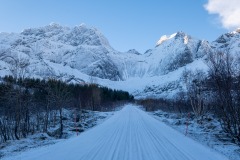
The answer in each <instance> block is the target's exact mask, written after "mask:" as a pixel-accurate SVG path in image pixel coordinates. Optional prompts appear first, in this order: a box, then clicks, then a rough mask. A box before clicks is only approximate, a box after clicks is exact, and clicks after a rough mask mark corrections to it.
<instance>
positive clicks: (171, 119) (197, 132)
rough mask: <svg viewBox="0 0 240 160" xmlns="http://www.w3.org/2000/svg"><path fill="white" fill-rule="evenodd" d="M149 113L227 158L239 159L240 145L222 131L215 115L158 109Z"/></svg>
mask: <svg viewBox="0 0 240 160" xmlns="http://www.w3.org/2000/svg"><path fill="white" fill-rule="evenodd" d="M150 114H153V116H154V117H155V118H156V119H158V120H160V121H162V122H164V123H165V124H167V125H168V126H171V127H172V128H174V129H175V130H178V131H179V132H180V133H182V134H185V135H186V133H187V136H188V137H190V138H192V139H194V140H196V141H198V142H199V143H201V144H203V145H205V146H208V147H210V148H213V149H214V150H216V151H218V152H220V153H222V154H224V155H226V156H227V157H228V158H229V159H231V160H239V159H240V147H239V146H237V145H236V144H235V143H233V142H232V141H231V139H230V138H229V137H228V136H227V134H226V133H224V132H223V131H222V128H221V125H220V123H219V121H218V120H217V117H216V116H214V115H211V114H207V115H206V116H204V117H203V118H201V117H195V116H194V115H193V114H179V113H178V114H176V113H167V112H163V111H160V110H158V111H155V112H152V113H151V112H150ZM186 124H188V127H187V125H186ZM186 130H187V132H186Z"/></svg>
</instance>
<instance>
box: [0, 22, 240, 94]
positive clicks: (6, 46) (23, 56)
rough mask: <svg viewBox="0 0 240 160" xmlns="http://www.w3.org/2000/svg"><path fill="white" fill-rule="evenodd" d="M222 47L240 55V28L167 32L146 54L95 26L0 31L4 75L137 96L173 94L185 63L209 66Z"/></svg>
mask: <svg viewBox="0 0 240 160" xmlns="http://www.w3.org/2000/svg"><path fill="white" fill-rule="evenodd" d="M216 50H223V51H225V52H228V53H230V54H232V55H234V56H239V55H240V30H236V31H233V32H230V33H226V34H223V35H221V36H220V37H219V38H217V39H216V40H215V41H213V42H208V41H205V40H199V39H196V38H193V37H192V36H190V35H188V34H186V33H184V32H177V33H175V34H172V35H170V36H166V35H165V36H162V37H161V38H160V40H159V41H158V42H157V43H156V47H155V48H153V49H149V50H147V51H146V52H145V53H144V54H141V53H139V52H138V51H136V50H135V49H131V50H129V51H128V52H126V53H122V52H119V51H116V50H115V49H113V48H112V47H111V45H110V44H109V42H108V40H107V39H106V38H105V37H104V36H103V35H102V34H101V32H100V31H98V30H97V29H96V28H93V27H88V26H86V25H85V24H82V25H79V26H76V27H73V28H69V27H64V26H61V25H59V24H54V23H53V24H50V25H47V26H44V27H40V28H30V29H25V30H23V31H22V32H21V33H0V75H1V76H4V75H14V76H16V77H23V76H24V77H35V78H57V79H62V80H66V81H68V82H74V83H88V82H89V81H90V80H92V79H93V78H94V79H95V81H96V83H99V84H100V85H104V86H108V87H111V88H115V89H122V90H127V91H129V92H130V93H132V94H134V95H135V96H136V97H139V98H141V97H148V96H150V97H165V98H171V97H172V96H174V95H176V93H178V91H180V90H181V89H182V81H181V74H182V71H183V70H184V69H185V68H186V69H191V70H196V69H202V70H207V66H206V64H205V62H204V59H205V58H206V55H207V54H209V53H211V52H214V51H216Z"/></svg>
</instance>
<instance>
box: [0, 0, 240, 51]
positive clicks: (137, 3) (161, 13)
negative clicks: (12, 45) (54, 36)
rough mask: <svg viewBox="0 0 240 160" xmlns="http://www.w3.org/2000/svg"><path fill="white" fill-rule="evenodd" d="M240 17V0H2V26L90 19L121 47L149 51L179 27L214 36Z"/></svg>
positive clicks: (11, 28)
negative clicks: (163, 37) (164, 36)
mask: <svg viewBox="0 0 240 160" xmlns="http://www.w3.org/2000/svg"><path fill="white" fill-rule="evenodd" d="M239 17H240V0H0V32H21V31H22V30H23V29H25V28H30V27H39V26H45V25H48V24H50V23H51V22H55V23H59V24H61V25H63V26H68V27H74V26H75V25H79V24H81V23H85V24H86V25H88V26H93V27H96V28H98V29H99V30H100V31H101V32H102V33H103V34H104V35H105V36H106V37H107V39H108V40H109V42H110V44H111V45H112V47H113V48H115V49H116V50H119V51H127V50H129V49H132V48H135V49H137V50H138V51H140V52H145V51H146V50H147V49H149V48H153V47H155V44H156V42H157V41H158V39H159V38H160V37H161V36H162V35H170V34H173V33H175V32H177V31H184V32H186V33H187V34H189V35H191V36H193V37H196V38H200V39H205V40H209V41H212V40H215V39H216V38H217V37H218V36H219V35H220V34H222V33H225V32H228V31H231V30H234V29H235V28H237V27H238V26H239V27H240V18H239Z"/></svg>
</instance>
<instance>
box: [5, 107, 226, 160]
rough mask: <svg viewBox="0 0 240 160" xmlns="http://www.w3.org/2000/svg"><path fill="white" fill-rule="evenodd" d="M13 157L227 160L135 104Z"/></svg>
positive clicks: (42, 159) (29, 159) (27, 159)
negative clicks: (71, 134)
mask: <svg viewBox="0 0 240 160" xmlns="http://www.w3.org/2000/svg"><path fill="white" fill-rule="evenodd" d="M10 159H14V160H17V159H21V160H227V158H226V157H224V156H223V155H220V154H219V153H217V152H216V151H214V150H212V149H210V148H207V147H205V146H203V145H201V144H199V143H197V142H195V141H194V140H192V139H190V138H188V137H186V136H184V135H182V134H181V133H179V132H177V131H175V130H174V129H172V128H170V127H169V126H166V125H165V124H163V123H162V122H160V121H158V120H156V119H154V118H153V117H151V116H150V115H148V114H147V113H146V112H144V111H142V110H140V109H139V108H138V107H137V106H134V105H126V106H125V107H124V108H123V109H122V110H121V111H119V112H117V113H116V114H115V115H114V116H112V117H111V118H109V119H108V120H106V121H105V122H104V123H102V124H100V125H98V126H96V127H94V128H93V129H91V130H89V131H87V132H84V133H82V134H81V135H79V136H77V137H74V138H71V139H69V140H65V141H63V142H59V143H57V144H55V145H51V146H46V147H41V148H39V149H32V150H30V151H27V152H24V153H21V154H20V155H17V156H15V157H8V158H6V160H10Z"/></svg>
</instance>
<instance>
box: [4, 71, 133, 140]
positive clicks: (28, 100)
mask: <svg viewBox="0 0 240 160" xmlns="http://www.w3.org/2000/svg"><path fill="white" fill-rule="evenodd" d="M133 99H134V97H133V96H132V95H130V94H129V93H128V92H124V91H121V90H112V89H109V88H107V87H101V86H99V85H97V84H86V85H80V84H68V83H65V82H63V81H60V80H55V79H49V80H40V79H32V78H18V79H17V78H14V77H12V76H5V77H3V78H0V142H6V141H8V140H13V139H17V140H19V139H21V138H25V137H27V135H29V134H34V133H39V132H45V133H48V130H49V128H50V127H57V126H58V127H59V130H58V137H59V138H61V137H62V134H63V127H64V126H63V120H64V117H63V109H65V108H66V109H67V108H69V109H76V110H77V112H78V113H81V112H82V111H83V110H92V111H109V110H114V107H116V105H117V104H118V103H119V102H123V101H132V100H133Z"/></svg>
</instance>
